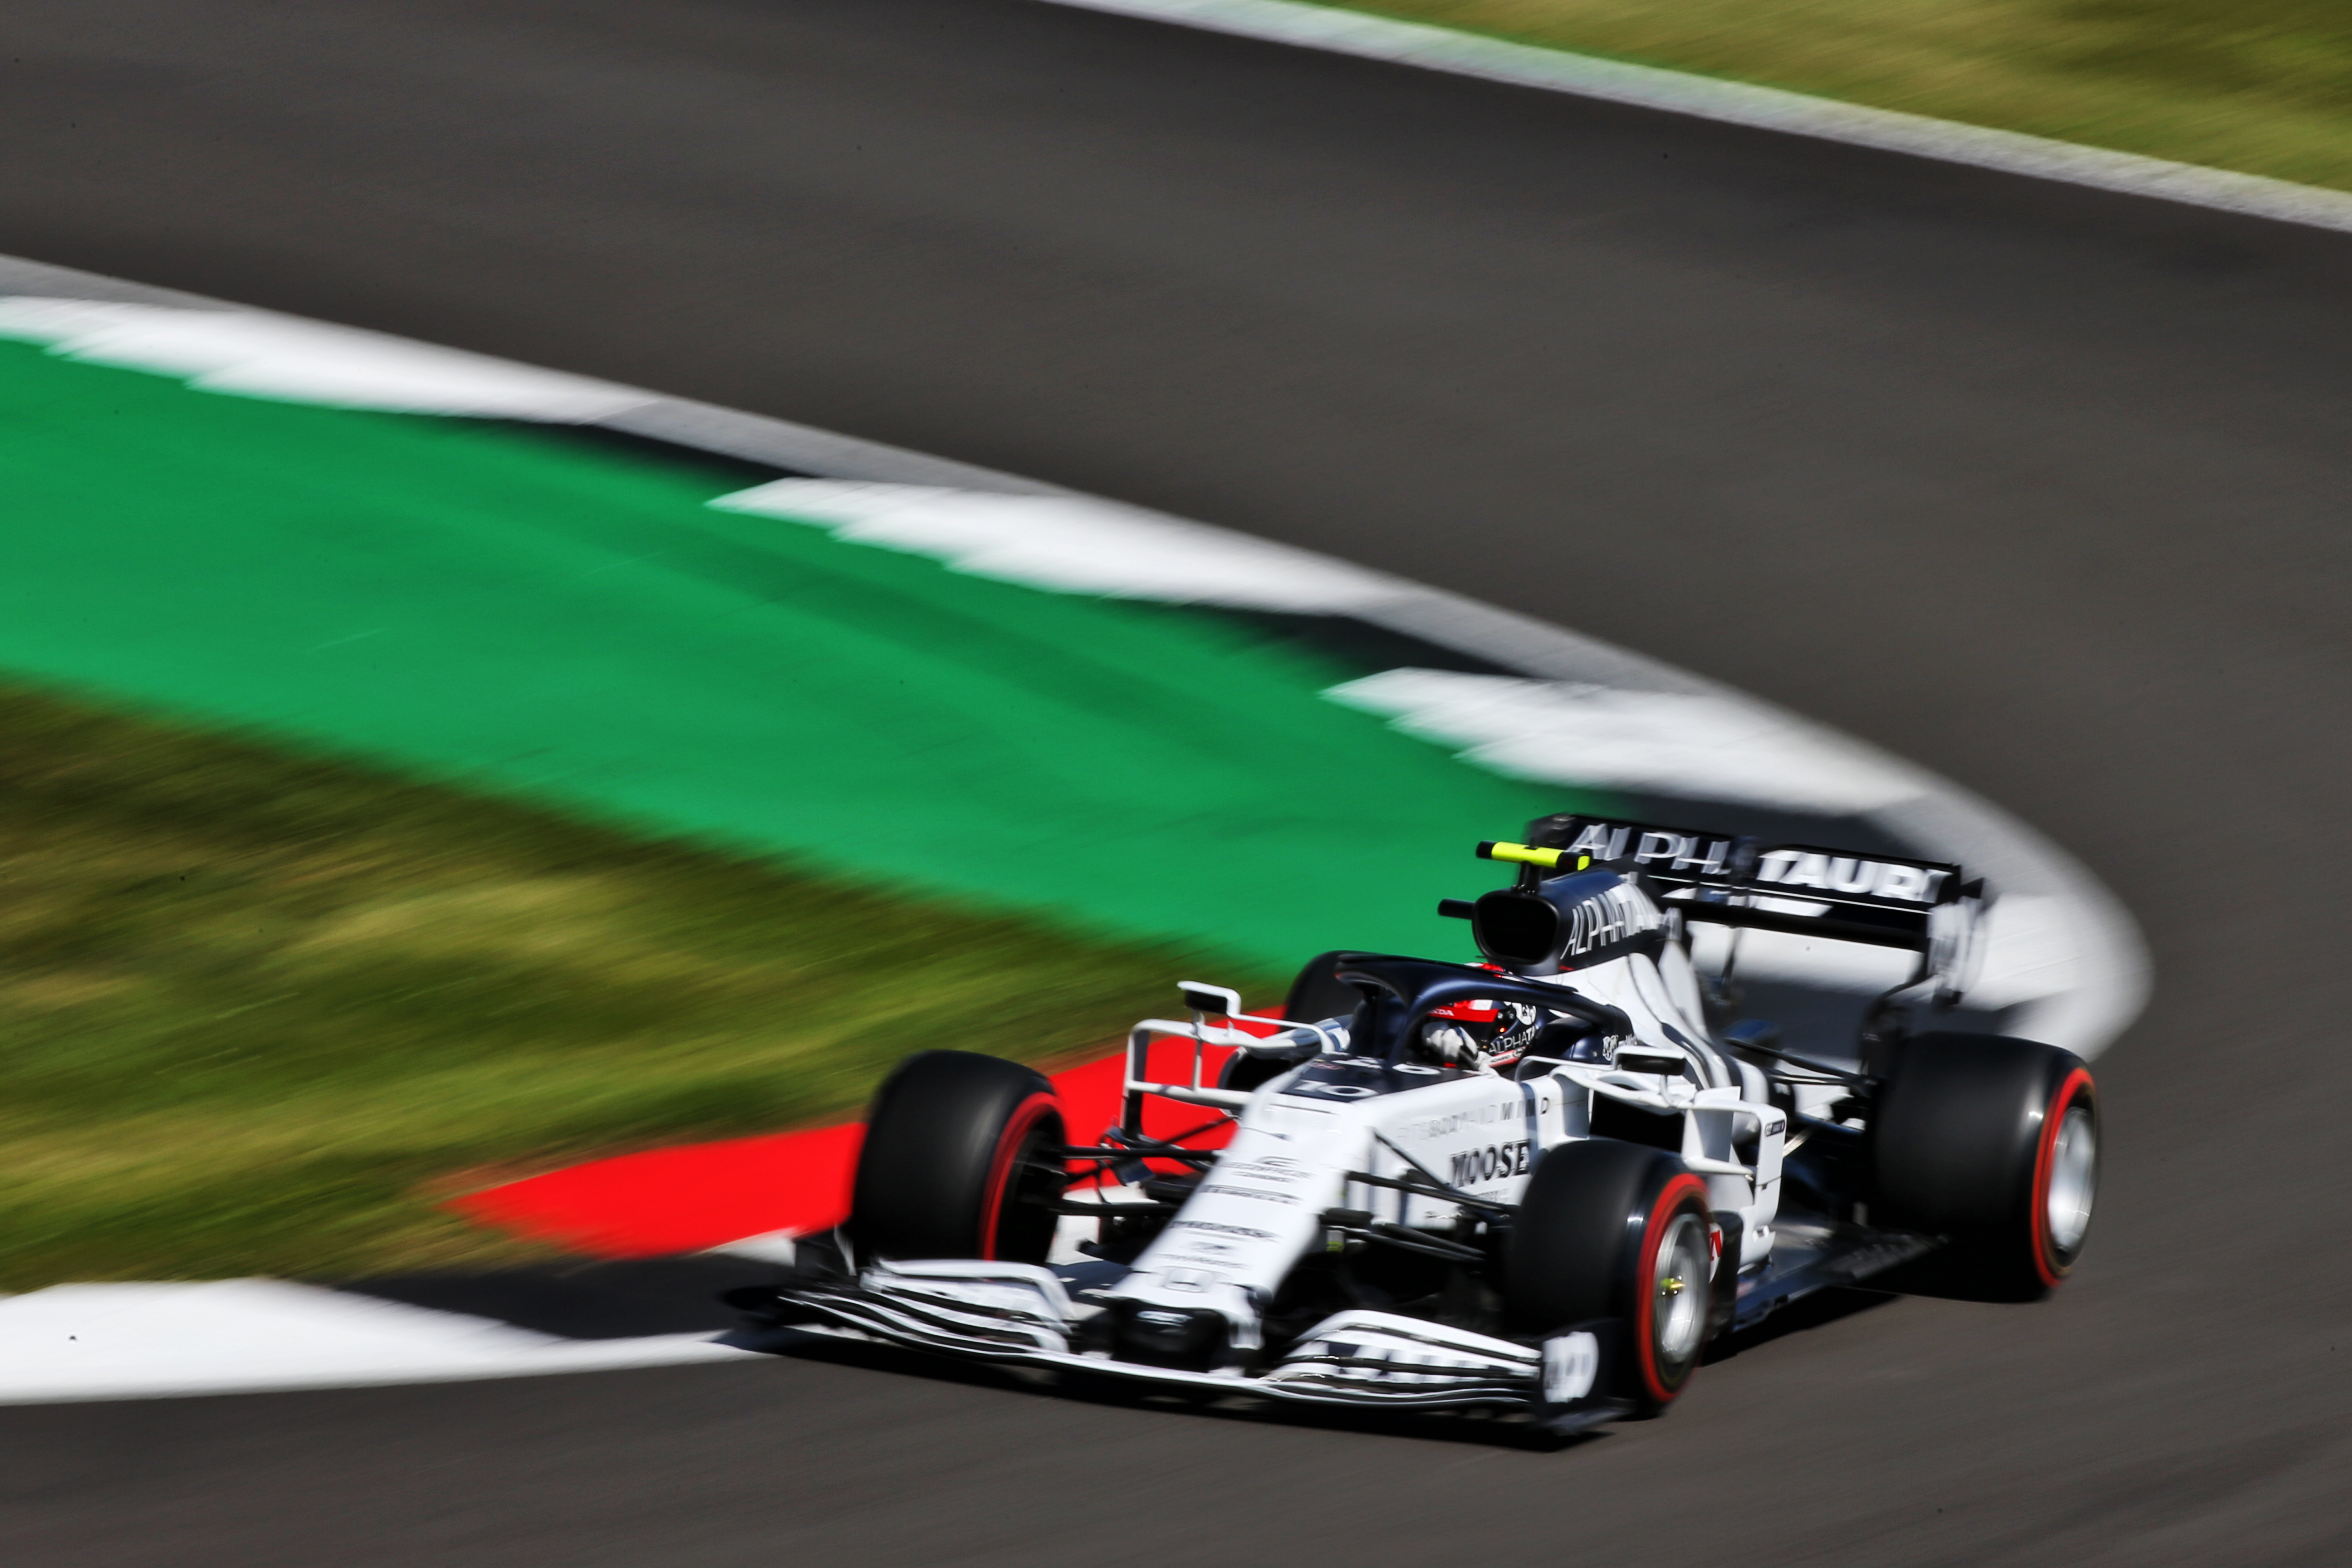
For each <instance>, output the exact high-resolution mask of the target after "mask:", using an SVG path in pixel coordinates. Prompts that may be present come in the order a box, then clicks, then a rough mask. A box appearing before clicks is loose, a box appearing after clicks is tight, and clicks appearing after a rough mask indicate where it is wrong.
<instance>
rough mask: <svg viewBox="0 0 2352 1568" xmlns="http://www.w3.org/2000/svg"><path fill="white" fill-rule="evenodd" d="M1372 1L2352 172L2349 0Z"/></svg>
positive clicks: (1546, 40)
mask: <svg viewBox="0 0 2352 1568" xmlns="http://www.w3.org/2000/svg"><path fill="white" fill-rule="evenodd" d="M1354 8H1355V9H1358V10H1364V11H1374V12H1380V13H1383V14H1386V15H1389V16H1402V17H1406V18H1409V19H1411V20H1413V21H1422V22H1433V23H1436V24H1439V25H1440V26H1449V27H1458V28H1461V29H1463V30H1465V31H1467V32H1475V33H1486V34H1491V35H1495V36H1497V37H1507V38H1512V39H1516V40H1518V41H1521V42H1526V43H1537V44H1549V45H1552V46H1554V47H1560V48H1568V49H1578V50H1582V51H1585V52H1587V53H1591V54H1601V55H1611V56H1614V57H1616V58H1621V59H1630V60H1637V61H1640V62H1641V63H1643V64H1646V65H1658V66H1667V67H1672V68H1675V69H1679V70H1688V71H1697V72H1701V73H1704V74H1706V75H1709V76H1721V77H1730V78H1734V79H1738V80H1742V81H1752V82H1759V83H1762V84H1764V85H1766V86H1769V87H1782V88H1790V89H1794V90H1797V91H1800V92H1810V93H1818V94H1820V95H1821V96H1822V97H1825V98H1836V99H1843V100H1847V101H1849V102H1853V103H1866V104H1871V105H1874V106H1875V107H1877V108H1881V109H1899V110H1906V111H1908V112H1910V113H1914V114H1927V115H1934V116H1936V117H1937V118H1939V119H1945V120H1958V121H1967V122H1968V123H1970V124H1974V125H1990V126H1994V127H1997V128H1999V129H2001V130H2004V131H2022V132H2029V133H2031V134H2032V135H2036V136H2050V137H2055V138H2057V139H2059V140H2061V141H2066V142H2085V143H2089V144H2091V145H2094V146H2100V147H2112V148H2116V149H2119V150H2121V151H2123V152H2126V153H2146V154H2148V155H2150V156H2152V157H2158V158H2173V159H2178V160H2179V161H2180V162H2182V163H2204V164H2210V165H2212V166H2215V167H2218V168H2228V169H2238V170H2242V171H2244V172H2246V173H2248V174H2268V175H2271V176H2273V177H2274V178H2277V179H2283V180H2299V181H2302V182H2304V183H2305V184H2316V185H2330V186H2334V187H2335V188H2336V189H2338V190H2352V5H2346V4H2344V3H2343V0H1936V3H1934V4H1926V3H1922V0H1781V3H1780V4H1778V5H1751V4H1745V3H1743V0H1675V4H1673V5H1662V4H1659V3H1658V0H1362V3H1360V4H1358V5H1355V6H1354Z"/></svg>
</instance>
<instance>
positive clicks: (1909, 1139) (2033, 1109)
mask: <svg viewBox="0 0 2352 1568" xmlns="http://www.w3.org/2000/svg"><path fill="white" fill-rule="evenodd" d="M1869 1129H1870V1165H1871V1176H1872V1183H1873V1189H1874V1202H1873V1205H1872V1215H1871V1217H1872V1218H1873V1219H1874V1221H1876V1222H1878V1223H1880V1224H1882V1225H1887V1226H1896V1227H1899V1228H1903V1229H1907V1230H1916V1231H1924V1232H1927V1233H1928V1234H1931V1235H1939V1236H1942V1237H1946V1238H1947V1243H1948V1246H1947V1249H1946V1254H1945V1256H1944V1258H1943V1259H1942V1260H1941V1262H1942V1268H1941V1269H1940V1270H1939V1272H1940V1273H1941V1274H1942V1275H1943V1276H1944V1277H1945V1278H1946V1279H1948V1282H1949V1284H1950V1286H1951V1287H1952V1288H1953V1289H1954V1290H1955V1292H1956V1293H1958V1294H1963V1295H1969V1296H1976V1297H1979V1298H1983V1299H1990V1300H2032V1299H2033V1298H2035V1297H2039V1296H2042V1295H2043V1294H2046V1293H2047V1292H2048V1291H2049V1290H2050V1289H2053V1287H2055V1286H2056V1285H2057V1284H2058V1283H2059V1281H2060V1280H2062V1279H2065V1277H2066V1276H2067V1274H2068V1273H2069V1272H2070V1271H2072V1270H2073V1268H2074V1262H2075V1259H2076V1258H2080V1257H2081V1256H2082V1251H2083V1243H2084V1237H2086V1235H2087V1234H2088V1232H2089V1230H2090V1224H2091V1205H2092V1203H2093V1200H2094V1199H2095V1197H2096V1196H2097V1193H2098V1179H2099V1102H2098V1091H2097V1089H2096V1087H2095V1085H2094V1084H2093V1082H2092V1080H2091V1073H2090V1069H2089V1068H2086V1067H2084V1065H2083V1063H2082V1060H2081V1058H2077V1057H2075V1056H2074V1055H2072V1054H2071V1053H2069V1052H2066V1051H2062V1050H2060V1049H2058V1048H2057V1047H2054V1046H2045V1045H2042V1044H2039V1043H2037V1042H2035V1041H2032V1040H2016V1039H2010V1038H2008V1037H2003V1036H1997V1035H1918V1036H1915V1037H1912V1038H1910V1039H1907V1040H1905V1041H1904V1042H1903V1043H1902V1044H1901V1046H1900V1047H1898V1048H1897V1050H1896V1051H1895V1056H1894V1062H1893V1070H1892V1072H1891V1073H1890V1074H1889V1075H1888V1077H1887V1078H1886V1079H1885V1082H1884V1083H1883V1084H1882V1085H1881V1086H1880V1088H1879V1090H1878V1094H1877V1098H1876V1103H1875V1105H1874V1107H1873V1110H1872V1114H1871V1117H1870V1121H1869Z"/></svg>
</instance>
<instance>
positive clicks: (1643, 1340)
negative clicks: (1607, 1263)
mask: <svg viewBox="0 0 2352 1568" xmlns="http://www.w3.org/2000/svg"><path fill="white" fill-rule="evenodd" d="M1685 1199H1696V1201H1697V1203H1698V1205H1699V1207H1700V1209H1701V1210H1702V1211H1705V1210H1706V1183H1705V1182H1702V1181H1700V1180H1699V1179H1698V1178H1697V1177H1696V1176H1694V1175H1692V1174H1690V1173H1688V1172H1685V1173H1683V1174H1681V1175H1679V1176H1676V1177H1675V1178H1674V1179H1673V1180H1672V1181H1670V1182H1668V1183H1667V1184H1666V1185H1665V1189H1664V1191H1663V1192H1661V1193H1659V1194H1658V1201H1657V1202H1656V1203H1655V1204H1653V1205H1651V1207H1650V1217H1649V1218H1648V1219H1647V1220H1646V1221H1644V1222H1643V1226H1642V1266H1641V1268H1638V1269H1636V1270H1635V1271H1634V1275H1633V1289H1634V1291H1635V1293H1636V1301H1635V1305H1634V1310H1633V1343H1634V1347H1635V1351H1636V1353H1637V1354H1638V1356H1639V1357H1640V1361H1641V1367H1642V1386H1643V1388H1644V1389H1646V1390H1647V1391H1648V1393H1649V1395H1650V1397H1651V1398H1652V1399H1654V1400H1655V1401H1656V1402H1657V1403H1659V1404H1660V1405H1670V1404H1672V1403H1673V1402H1674V1398H1675V1395H1676V1394H1680V1393H1681V1392H1682V1390H1681V1389H1680V1388H1679V1387H1676V1388H1668V1387H1666V1386H1665V1384H1664V1383H1663V1382H1661V1381H1660V1379H1659V1377H1658V1348H1657V1342H1656V1334H1655V1329H1656V1322H1657V1315H1658V1246H1659V1244H1660V1243H1661V1242H1662V1241H1664V1239H1665V1234H1666V1231H1665V1226H1666V1222H1667V1221H1668V1220H1669V1219H1671V1218H1673V1217H1674V1212H1675V1208H1676V1207H1677V1206H1678V1205H1681V1204H1682V1203H1683V1202H1684V1201H1685ZM1687 1381H1688V1380H1687V1379H1685V1382H1687Z"/></svg>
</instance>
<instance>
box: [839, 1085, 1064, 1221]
mask: <svg viewBox="0 0 2352 1568" xmlns="http://www.w3.org/2000/svg"><path fill="white" fill-rule="evenodd" d="M1066 1142H1069V1138H1068V1135H1067V1133H1066V1131H1065V1130H1064V1127H1063V1120H1062V1110H1061V1103H1060V1101H1059V1100H1056V1099H1055V1094H1054V1086H1053V1085H1052V1084H1050V1083H1048V1082H1047V1081H1046V1080H1045V1078H1044V1077H1043V1076H1042V1075H1041V1074H1039V1073H1037V1072H1034V1071H1033V1070H1032V1069H1030V1068H1025V1067H1023V1066H1022V1065H1021V1064H1020V1063H1018V1062H1008V1061H1005V1060H1003V1059H1002V1058H997V1057H983V1056H978V1055H975V1054H973V1053H972V1052H970V1051H923V1052H921V1053H919V1054H918V1055H915V1056H911V1057H908V1058H907V1059H906V1060H905V1061H903V1062H901V1063H899V1064H898V1070H897V1071H895V1072H893V1073H892V1074H891V1075H890V1077H889V1078H888V1079H887V1080H885V1081H884V1083H883V1085H882V1088H881V1089H880V1091H879V1092H878V1093H877V1094H876V1095H875V1097H874V1105H873V1109H872V1110H870V1111H869V1112H868V1113H867V1116H866V1143H865V1147H864V1148H863V1149H862V1150H861V1151H860V1152H859V1154H858V1157H857V1176H856V1184H855V1186H854V1187H853V1188H852V1190H851V1195H850V1211H849V1212H850V1228H851V1234H852V1237H853V1239H854V1240H855V1242H856V1247H857V1249H858V1251H859V1252H860V1253H862V1254H864V1255H866V1256H867V1257H872V1258H902V1259H911V1258H987V1259H992V1260H998V1261H1003V1262H1008V1263H1043V1262H1044V1261H1045V1254H1046V1251H1047V1249H1048V1248H1050V1247H1052V1246H1053V1241H1054V1226H1055V1215H1054V1213H1053V1211H1052V1210H1051V1209H1049V1208H1046V1207H1044V1206H1042V1205H1045V1204H1050V1203H1051V1202H1053V1201H1054V1200H1055V1199H1056V1198H1059V1197H1060V1196H1061V1195H1062V1192H1063V1189H1064V1188H1065V1187H1066V1185H1067V1181H1066V1169H1067V1167H1066V1164H1065V1163H1064V1162H1063V1160H1062V1158H1061V1156H1060V1155H1059V1154H1058V1153H1056V1152H1055V1150H1057V1149H1059V1148H1060V1146H1061V1145H1063V1144H1065V1143H1066Z"/></svg>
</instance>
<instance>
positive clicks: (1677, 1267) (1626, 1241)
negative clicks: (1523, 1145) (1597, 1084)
mask: <svg viewBox="0 0 2352 1568" xmlns="http://www.w3.org/2000/svg"><path fill="white" fill-rule="evenodd" d="M1713 1233H1714V1220H1713V1217H1712V1215H1710V1213H1709V1210H1708V1205H1707V1193H1706V1183H1705V1182H1702V1181H1701V1180H1699V1178H1698V1177H1696V1176H1695V1175H1693V1174H1692V1173H1690V1172H1689V1171H1688V1170H1686V1169H1685V1167H1684V1165H1683V1163H1682V1162H1681V1161H1680V1160H1679V1159H1677V1158H1675V1156H1674V1155H1672V1154H1669V1153H1667V1152H1664V1150H1659V1149H1652V1148H1649V1147H1647V1146H1645V1145H1643V1144H1639V1143H1622V1142H1617V1141H1616V1140H1615V1139H1611V1138H1590V1139H1585V1140H1583V1141H1581V1142H1574V1143H1564V1144H1562V1145H1560V1146H1559V1148H1557V1149H1554V1150H1552V1151H1551V1152H1549V1153H1548V1154H1546V1155H1545V1156H1544V1157H1543V1159H1542V1161H1541V1162H1540V1163H1538V1164H1537V1166H1536V1169H1535V1174H1534V1175H1533V1176H1532V1177H1530V1178H1529V1179H1528V1187H1527V1192H1526V1194H1525V1195H1524V1196H1523V1197H1521V1199H1520V1200H1519V1213H1518V1217H1517V1220H1516V1221H1514V1223H1513V1225H1512V1227H1511V1236H1510V1241H1509V1244H1508V1246H1507V1248H1506V1249H1505V1253H1504V1259H1503V1264H1504V1267H1503V1279H1504V1289H1503V1297H1504V1304H1505V1307H1506V1309H1507V1311H1508V1313H1509V1316H1510V1318H1511V1320H1512V1324H1513V1326H1514V1327H1515V1328H1517V1330H1519V1331H1522V1332H1528V1333H1538V1334H1544V1333H1549V1332H1551V1331H1555V1330H1559V1329H1563V1328H1570V1327H1572V1326H1574V1325H1576V1324H1579V1323H1583V1322H1590V1321H1594V1320H1597V1319H1605V1318H1614V1319H1617V1320H1618V1321H1622V1323H1623V1324H1624V1325H1625V1328H1626V1332H1625V1335H1624V1337H1623V1340H1622V1345H1621V1349H1620V1351H1619V1352H1618V1354H1619V1355H1620V1357H1621V1358H1622V1362H1623V1363H1624V1364H1622V1366H1618V1367H1614V1368H1611V1369H1609V1371H1610V1373H1612V1376H1611V1378H1610V1381H1611V1382H1612V1384H1615V1385H1616V1386H1618V1387H1620V1388H1623V1389H1626V1390H1628V1391H1629V1392H1630V1394H1631V1396H1632V1398H1633V1403H1634V1405H1636V1406H1637V1407H1638V1408H1639V1409H1641V1410H1643V1411H1644V1412H1645V1413H1648V1414H1652V1415H1655V1414H1657V1413H1658V1412H1660V1411H1663V1410H1664V1408H1665V1407H1666V1406H1667V1405H1671V1404H1673V1403H1674V1402H1675V1398H1676V1397H1677V1396H1678V1395H1679V1394H1681V1393H1682V1391H1683V1389H1684V1387H1685V1384H1688V1383H1689V1382H1690V1376H1691V1373H1692V1372H1693V1371H1694V1370H1696V1367H1697V1366H1698V1360H1699V1352H1701V1351H1702V1350H1704V1349H1705V1348H1706V1337H1707V1328H1708V1319H1709V1316H1710V1314H1709V1310H1708V1309H1709V1304H1710V1301H1711V1299H1712V1292H1711V1289H1710V1284H1709V1281H1710V1279H1711V1277H1712V1275H1713V1273H1714V1263H1715V1243H1714V1236H1713Z"/></svg>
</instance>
